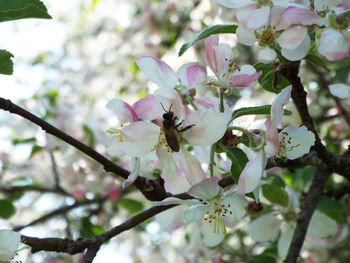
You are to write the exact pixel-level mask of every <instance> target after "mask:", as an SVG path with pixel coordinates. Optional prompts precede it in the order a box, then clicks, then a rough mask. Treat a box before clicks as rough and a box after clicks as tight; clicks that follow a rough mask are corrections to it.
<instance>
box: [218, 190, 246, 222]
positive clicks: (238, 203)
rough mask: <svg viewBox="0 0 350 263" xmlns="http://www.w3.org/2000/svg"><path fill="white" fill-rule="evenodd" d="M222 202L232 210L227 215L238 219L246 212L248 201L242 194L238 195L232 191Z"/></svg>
mask: <svg viewBox="0 0 350 263" xmlns="http://www.w3.org/2000/svg"><path fill="white" fill-rule="evenodd" d="M220 204H223V205H225V207H226V208H227V209H228V211H230V212H232V214H231V213H228V214H227V216H229V217H233V218H234V219H236V220H238V219H240V218H242V217H243V216H244V215H245V213H246V210H245V206H246V201H245V200H244V199H243V197H242V196H241V195H238V194H237V193H231V194H228V195H226V196H225V197H224V198H223V199H222V200H221V201H220Z"/></svg>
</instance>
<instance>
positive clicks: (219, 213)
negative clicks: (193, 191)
mask: <svg viewBox="0 0 350 263" xmlns="http://www.w3.org/2000/svg"><path fill="white" fill-rule="evenodd" d="M207 204H208V203H207ZM209 204H210V205H211V207H212V210H211V211H209V212H206V214H205V216H204V218H203V220H204V221H206V222H208V223H209V224H214V225H213V233H214V234H220V233H223V234H225V233H226V226H225V221H224V219H225V217H226V216H227V215H232V211H231V209H230V207H231V206H230V205H229V204H227V205H226V204H219V203H218V202H216V201H215V200H210V201H209Z"/></svg>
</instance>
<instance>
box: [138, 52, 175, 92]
mask: <svg viewBox="0 0 350 263" xmlns="http://www.w3.org/2000/svg"><path fill="white" fill-rule="evenodd" d="M135 62H136V64H137V65H138V66H139V68H140V69H141V71H142V72H143V74H145V76H146V78H147V79H148V80H150V81H152V82H153V83H155V84H157V86H158V87H160V88H167V89H173V88H174V87H175V86H176V85H177V81H178V78H177V76H176V74H175V73H174V71H173V70H172V69H171V68H170V67H169V65H168V64H166V63H165V62H164V61H162V60H160V59H158V58H155V57H151V56H141V57H137V58H136V59H135Z"/></svg>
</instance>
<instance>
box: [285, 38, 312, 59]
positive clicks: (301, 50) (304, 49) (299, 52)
mask: <svg viewBox="0 0 350 263" xmlns="http://www.w3.org/2000/svg"><path fill="white" fill-rule="evenodd" d="M309 48H310V37H309V35H306V37H305V38H304V40H303V42H302V43H301V44H300V45H299V46H298V47H297V48H295V49H287V48H282V50H281V53H282V55H283V56H284V57H285V58H286V59H288V60H290V61H297V60H301V59H303V58H304V57H305V56H306V54H307V53H308V52H309Z"/></svg>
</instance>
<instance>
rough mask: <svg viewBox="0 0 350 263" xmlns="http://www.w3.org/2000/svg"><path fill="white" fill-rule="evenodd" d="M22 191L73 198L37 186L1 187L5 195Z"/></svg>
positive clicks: (57, 191)
mask: <svg viewBox="0 0 350 263" xmlns="http://www.w3.org/2000/svg"><path fill="white" fill-rule="evenodd" d="M20 191H33V192H40V193H54V194H59V195H64V196H71V195H70V194H69V193H67V192H65V191H61V190H59V189H51V188H45V187H41V186H37V185H24V186H1V185H0V192H3V193H5V194H11V193H14V192H20Z"/></svg>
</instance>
